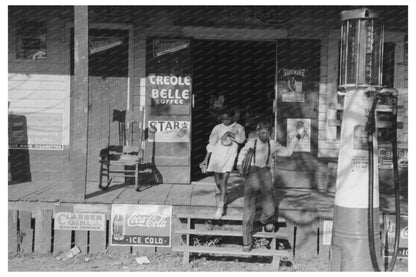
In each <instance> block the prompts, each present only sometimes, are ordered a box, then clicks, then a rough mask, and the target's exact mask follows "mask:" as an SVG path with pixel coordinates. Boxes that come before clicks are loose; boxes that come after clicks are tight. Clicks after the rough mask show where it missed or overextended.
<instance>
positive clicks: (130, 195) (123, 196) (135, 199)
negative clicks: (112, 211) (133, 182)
mask: <svg viewBox="0 0 416 277" xmlns="http://www.w3.org/2000/svg"><path fill="white" fill-rule="evenodd" d="M142 197H143V193H141V192H138V191H136V189H135V188H134V186H127V187H126V189H125V190H124V191H123V192H121V193H120V194H119V195H118V196H117V197H116V198H115V199H114V200H113V201H112V202H113V203H114V204H137V203H139V202H140V199H141V198H142Z"/></svg>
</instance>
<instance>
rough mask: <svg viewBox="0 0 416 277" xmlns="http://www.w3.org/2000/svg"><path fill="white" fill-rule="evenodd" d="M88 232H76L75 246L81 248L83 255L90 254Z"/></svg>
mask: <svg viewBox="0 0 416 277" xmlns="http://www.w3.org/2000/svg"><path fill="white" fill-rule="evenodd" d="M88 233H89V232H88V231H75V245H76V246H78V247H79V249H80V250H81V253H82V254H87V252H88Z"/></svg>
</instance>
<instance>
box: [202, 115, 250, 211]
mask: <svg viewBox="0 0 416 277" xmlns="http://www.w3.org/2000/svg"><path fill="white" fill-rule="evenodd" d="M221 121H222V123H221V124H218V125H216V126H215V127H214V129H212V132H211V135H210V136H209V143H208V145H207V154H206V156H205V159H204V161H203V162H202V163H201V164H200V166H201V168H203V167H206V166H207V164H208V169H207V171H208V172H214V176H215V184H216V185H217V187H218V189H219V191H220V193H221V196H220V201H219V202H218V208H217V212H216V214H215V218H216V219H220V218H221V217H222V216H223V215H224V214H225V205H226V202H227V182H228V177H229V176H230V172H231V171H232V170H233V167H234V162H235V158H236V156H237V150H238V144H241V143H243V142H244V141H245V139H246V134H245V131H244V127H243V126H241V125H240V124H238V123H236V122H234V118H233V113H232V112H231V111H230V110H226V109H224V110H222V111H221ZM208 161H209V163H208Z"/></svg>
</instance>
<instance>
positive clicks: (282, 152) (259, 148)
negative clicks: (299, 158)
mask: <svg viewBox="0 0 416 277" xmlns="http://www.w3.org/2000/svg"><path fill="white" fill-rule="evenodd" d="M256 139H257V145H256V155H255V163H254V161H252V163H251V165H254V166H258V167H265V166H270V163H271V156H272V155H276V156H291V155H292V153H293V150H294V149H295V147H296V144H297V143H298V140H297V139H294V140H292V142H291V144H290V145H289V147H285V146H282V145H281V144H280V143H279V142H277V141H275V140H269V141H270V158H269V164H268V165H266V161H267V153H268V149H267V148H268V146H267V141H266V142H265V143H263V142H261V140H260V139H259V138H249V139H248V141H247V142H246V144H245V145H244V147H243V148H242V149H241V151H240V154H239V155H238V160H237V166H240V165H241V164H242V163H243V160H244V158H245V157H246V154H247V151H248V149H250V148H254V141H255V140H256ZM253 160H254V159H253Z"/></svg>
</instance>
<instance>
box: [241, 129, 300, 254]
mask: <svg viewBox="0 0 416 277" xmlns="http://www.w3.org/2000/svg"><path fill="white" fill-rule="evenodd" d="M256 130H257V137H256V138H250V139H249V140H248V141H247V143H246V145H245V146H244V147H243V148H242V149H241V152H240V154H239V156H238V161H237V168H238V170H239V172H240V174H241V173H242V170H241V169H242V167H241V164H242V162H243V160H244V158H245V156H246V154H247V151H248V149H250V148H253V149H255V151H254V156H253V160H252V162H251V167H250V171H249V174H248V176H247V177H246V181H245V187H244V213H243V251H246V252H248V251H251V249H252V247H253V238H252V232H253V221H254V216H255V213H256V203H257V199H261V200H262V203H261V207H262V214H261V216H260V222H261V223H262V224H263V225H265V230H266V231H267V232H271V231H273V226H274V225H273V223H271V222H270V221H271V219H272V218H273V216H274V211H275V207H274V201H273V183H272V175H271V171H270V163H271V159H272V155H276V156H291V155H292V153H293V150H294V149H295V147H296V145H297V143H298V141H299V140H300V139H301V138H302V136H303V135H304V129H303V128H300V129H299V130H298V134H297V135H296V138H297V139H294V140H293V141H292V143H291V144H290V145H289V146H288V147H284V146H282V145H281V144H280V143H279V142H277V141H275V140H271V139H270V137H271V131H272V125H271V124H270V122H268V121H261V122H259V123H258V124H257V128H256ZM258 196H259V197H258Z"/></svg>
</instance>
